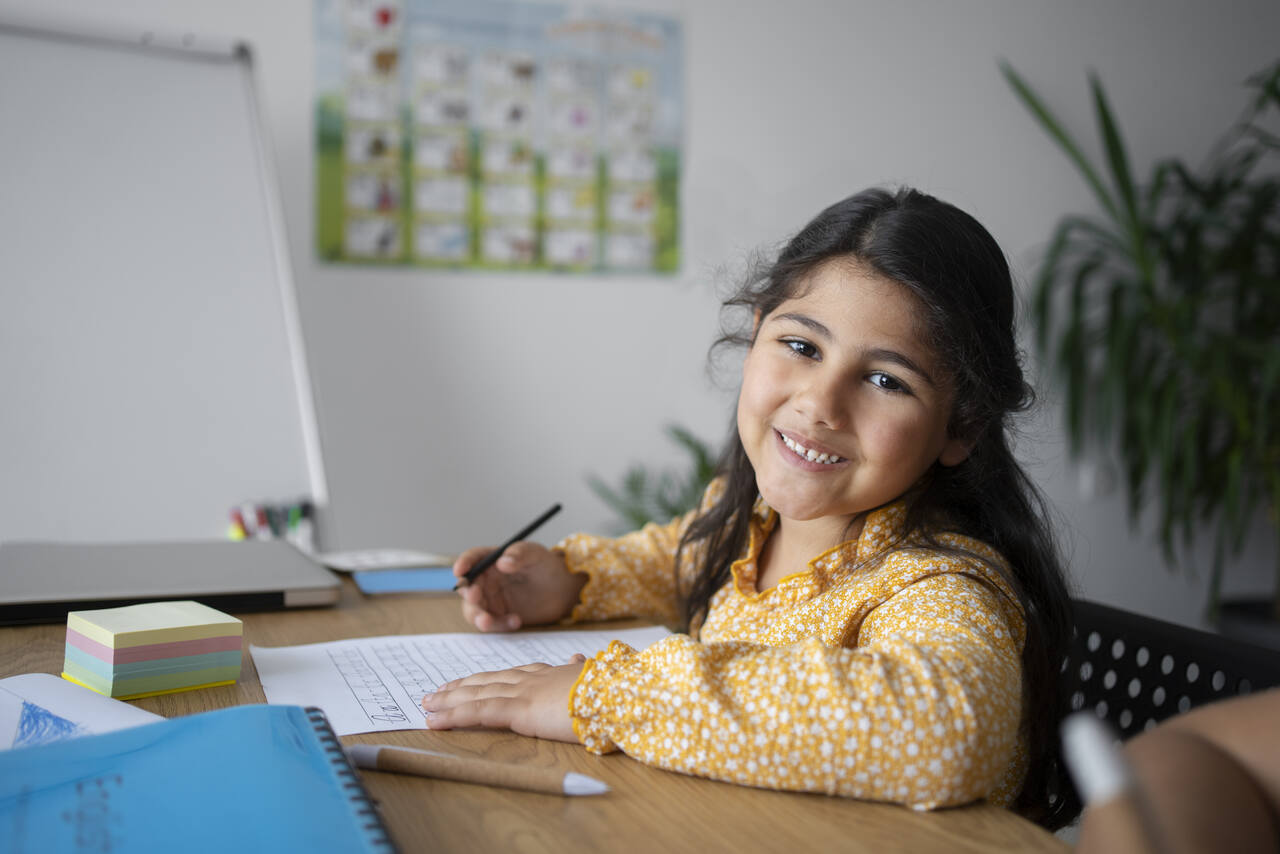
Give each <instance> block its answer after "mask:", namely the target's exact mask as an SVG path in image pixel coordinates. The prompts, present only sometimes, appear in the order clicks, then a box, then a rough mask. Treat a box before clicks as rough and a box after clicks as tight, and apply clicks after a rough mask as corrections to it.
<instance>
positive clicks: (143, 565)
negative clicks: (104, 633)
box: [0, 540, 341, 625]
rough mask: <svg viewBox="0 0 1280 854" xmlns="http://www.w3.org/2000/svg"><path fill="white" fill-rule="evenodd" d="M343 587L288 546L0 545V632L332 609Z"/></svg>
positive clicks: (284, 543) (189, 543) (204, 543)
mask: <svg viewBox="0 0 1280 854" xmlns="http://www.w3.org/2000/svg"><path fill="white" fill-rule="evenodd" d="M340 591H341V582H340V581H339V580H338V577H337V576H336V575H334V574H333V573H332V572H330V571H329V570H327V569H325V568H324V567H323V566H321V565H320V564H318V563H316V562H315V561H314V560H312V559H311V558H310V557H308V556H307V555H306V554H304V553H303V552H301V551H299V550H298V549H297V548H296V547H295V546H293V545H292V544H290V543H289V542H287V541H285V540H246V541H240V542H236V541H231V540H211V541H183V542H142V543H63V542H36V541H11V542H5V543H0V625H13V624H17V623H54V622H61V621H63V620H65V619H66V617H67V612H68V611H83V610H92V609H96V608H114V607H117V606H120V605H133V604H136V603H139V602H161V601H165V600H170V599H194V600H196V601H197V602H202V603H204V604H205V605H208V606H210V607H212V608H217V609H218V610H220V611H227V612H231V613H234V612H237V611H269V610H278V609H282V608H308V607H318V606H323V605H332V604H334V603H335V602H337V601H338V595H339V593H340Z"/></svg>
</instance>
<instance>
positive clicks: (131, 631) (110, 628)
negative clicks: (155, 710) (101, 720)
mask: <svg viewBox="0 0 1280 854" xmlns="http://www.w3.org/2000/svg"><path fill="white" fill-rule="evenodd" d="M243 635H244V626H243V624H242V623H241V622H240V621H239V620H237V619H236V618H235V617H229V616H227V615H226V614H224V613H222V612H221V611H218V610H215V609H213V608H210V607H208V606H207V605H201V604H200V603H199V602H190V601H185V602H148V603H147V604H145V605H129V606H128V607H124V608H104V609H102V610H100V611H72V612H71V613H69V614H67V654H66V660H65V662H64V664H63V672H62V676H63V678H65V679H69V680H71V681H72V682H75V683H76V684H78V685H83V686H84V687H86V688H91V689H93V690H94V691H97V692H98V693H99V694H105V695H107V696H108V697H119V698H121V699H125V700H132V699H134V698H137V697H147V696H150V695H152V694H166V693H169V692H171V691H188V690H190V689H192V688H208V687H211V686H214V685H230V684H232V683H233V682H235V681H236V680H237V679H239V678H240V647H241V642H242V641H243Z"/></svg>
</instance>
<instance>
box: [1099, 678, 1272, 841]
mask: <svg viewBox="0 0 1280 854" xmlns="http://www.w3.org/2000/svg"><path fill="white" fill-rule="evenodd" d="M1123 757H1124V761H1125V762H1126V763H1127V764H1128V767H1129V769H1130V775H1131V778H1132V785H1131V787H1130V790H1129V791H1127V792H1124V793H1122V795H1121V796H1119V797H1115V798H1111V799H1107V800H1105V801H1104V802H1102V803H1090V804H1088V805H1087V806H1086V809H1085V812H1084V820H1083V823H1082V825H1081V830H1080V840H1079V846H1078V849H1077V850H1078V851H1080V852H1082V854H1099V852H1111V851H1116V852H1119V851H1128V850H1133V847H1132V846H1133V845H1134V844H1135V843H1134V842H1133V840H1134V839H1142V840H1145V842H1144V844H1146V846H1147V848H1148V849H1149V850H1152V851H1155V850H1159V851H1169V852H1174V854H1181V852H1198V851H1231V852H1254V851H1257V852H1275V851H1277V850H1280V689H1274V690H1271V691H1267V692H1265V693H1262V694H1255V695H1251V696H1246V697H1239V698H1235V699H1231V700H1224V701H1222V702H1218V703H1213V704H1210V705H1207V706H1202V707H1200V708H1198V709H1194V710H1192V711H1190V712H1187V713H1185V714H1182V715H1178V716H1176V717H1173V718H1170V719H1169V720H1167V721H1165V722H1164V723H1162V724H1161V725H1160V726H1157V727H1155V728H1154V729H1151V730H1148V731H1147V732H1144V733H1142V734H1141V735H1138V736H1136V737H1134V738H1133V739H1131V740H1129V741H1128V742H1127V743H1126V744H1125V745H1124V750H1123Z"/></svg>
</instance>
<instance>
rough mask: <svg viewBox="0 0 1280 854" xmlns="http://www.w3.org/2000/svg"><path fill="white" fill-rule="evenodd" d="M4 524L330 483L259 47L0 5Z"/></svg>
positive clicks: (69, 530)
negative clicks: (63, 19)
mask: <svg viewBox="0 0 1280 854" xmlns="http://www.w3.org/2000/svg"><path fill="white" fill-rule="evenodd" d="M0 188H2V189H0V540H9V539H67V540H106V541H122V540H136V539H160V540H164V539H189V538H213V537H221V536H223V535H224V534H225V531H226V528H227V524H228V514H229V511H230V509H231V508H232V507H233V506H236V505H238V504H240V503H242V502H246V501H260V500H294V499H298V498H302V497H309V498H311V499H312V500H313V501H314V502H316V504H317V505H318V506H323V505H324V504H325V503H326V500H327V494H326V485H325V477H324V466H323V464H322V456H321V453H320V439H319V434H318V431H317V426H316V420H315V407H314V405H313V402H312V393H311V383H310V379H309V376H308V372H307V367H306V358H305V349H304V346H303V341H302V337H301V331H300V326H299V322H298V312H297V302H296V298H295V294H294V290H293V283H292V277H291V275H292V274H291V271H290V267H289V262H288V255H287V249H286V244H285V240H284V233H283V228H282V225H281V217H280V210H279V198H278V190H277V186H276V182H275V177H274V172H273V169H272V166H271V161H270V156H269V151H268V149H267V147H266V145H265V144H264V136H263V133H262V124H261V119H260V114H259V111H258V106H257V102H256V98H255V93H254V82H253V70H252V61H251V56H250V52H249V51H248V50H247V48H245V47H243V46H242V45H238V44H235V43H233V42H231V41H229V40H222V41H218V40H212V39H208V38H200V37H196V36H193V35H189V34H177V35H174V36H172V37H168V36H164V35H162V34H157V33H152V32H141V31H140V32H137V33H126V32H112V33H106V32H85V31H80V32H74V33H73V32H71V31H70V30H67V29H66V28H65V27H58V28H56V29H50V28H46V27H44V26H43V25H39V26H33V25H31V24H30V23H29V22H20V23H19V22H12V21H10V22H7V23H6V22H4V21H0Z"/></svg>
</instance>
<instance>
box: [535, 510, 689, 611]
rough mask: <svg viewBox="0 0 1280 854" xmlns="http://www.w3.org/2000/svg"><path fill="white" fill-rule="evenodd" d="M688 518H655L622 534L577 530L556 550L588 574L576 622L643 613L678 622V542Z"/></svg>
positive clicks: (571, 567)
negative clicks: (612, 535)
mask: <svg viewBox="0 0 1280 854" xmlns="http://www.w3.org/2000/svg"><path fill="white" fill-rule="evenodd" d="M684 525H685V520H684V519H676V520H674V521H672V522H671V523H669V524H667V525H657V524H653V523H650V524H648V525H645V526H644V527H643V528H641V529H640V530H639V531H633V532H632V533H630V534H626V535H624V536H622V537H618V538H617V539H608V538H605V537H596V536H592V535H590V534H574V535H573V536H570V537H566V538H565V539H564V540H562V541H561V542H560V543H558V544H557V545H556V546H555V548H554V549H553V551H554V552H556V553H558V554H560V555H562V556H563V558H564V562H565V566H566V567H567V568H568V569H569V571H570V572H572V573H575V574H579V577H582V578H585V579H586V581H585V586H584V587H583V588H582V592H581V595H580V597H579V601H578V604H577V605H576V606H575V607H574V608H573V609H572V610H571V611H570V613H569V615H568V619H569V620H570V621H572V622H587V621H591V620H612V619H616V618H619V617H642V618H646V619H650V620H653V621H655V622H658V623H665V624H667V625H674V624H675V623H677V622H678V617H679V615H678V613H677V605H678V597H677V592H676V578H675V572H674V566H675V553H676V547H677V546H678V545H679V542H680V535H681V533H682V532H683V530H684Z"/></svg>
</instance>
